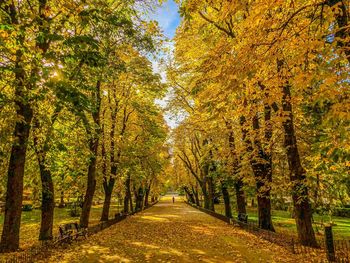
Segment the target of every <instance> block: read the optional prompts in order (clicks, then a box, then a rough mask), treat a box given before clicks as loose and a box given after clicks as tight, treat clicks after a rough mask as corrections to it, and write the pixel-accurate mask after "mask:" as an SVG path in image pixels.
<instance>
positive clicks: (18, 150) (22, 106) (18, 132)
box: [0, 51, 33, 252]
mask: <svg viewBox="0 0 350 263" xmlns="http://www.w3.org/2000/svg"><path fill="white" fill-rule="evenodd" d="M16 56H17V59H16V66H15V67H16V72H15V78H16V81H17V85H16V90H15V105H16V116H17V120H18V121H17V122H16V125H15V129H14V132H13V138H14V142H13V144H12V148H11V155H10V161H9V167H8V171H7V188H6V189H7V190H6V200H5V215H4V224H3V230H2V235H1V243H0V250H1V251H3V252H7V251H15V250H17V249H18V248H19V230H20V224H21V214H22V200H23V177H24V165H25V160H26V152H27V144H28V138H29V133H30V126H31V122H32V118H33V110H32V108H31V106H30V105H29V102H28V98H26V96H25V94H24V90H25V87H24V78H25V72H24V69H23V68H22V66H21V65H20V61H21V59H22V52H21V51H17V54H16Z"/></svg>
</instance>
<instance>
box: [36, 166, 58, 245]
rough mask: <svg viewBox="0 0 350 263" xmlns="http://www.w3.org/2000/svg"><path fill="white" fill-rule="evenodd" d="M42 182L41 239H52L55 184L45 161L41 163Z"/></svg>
mask: <svg viewBox="0 0 350 263" xmlns="http://www.w3.org/2000/svg"><path fill="white" fill-rule="evenodd" d="M43 161H44V160H43ZM39 168H40V177H41V184H42V201H41V225H40V234H39V240H51V239H52V238H53V235H52V230H53V217H54V209H55V195H54V185H53V181H52V175H51V171H50V170H48V169H47V168H46V165H45V164H43V163H40V164H39Z"/></svg>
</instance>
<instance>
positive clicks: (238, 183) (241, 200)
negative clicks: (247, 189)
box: [234, 179, 247, 214]
mask: <svg viewBox="0 0 350 263" xmlns="http://www.w3.org/2000/svg"><path fill="white" fill-rule="evenodd" d="M234 187H235V193H236V200H237V213H238V214H246V213H247V210H246V201H245V194H244V191H243V181H242V179H237V180H235V181H234Z"/></svg>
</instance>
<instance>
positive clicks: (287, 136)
mask: <svg viewBox="0 0 350 263" xmlns="http://www.w3.org/2000/svg"><path fill="white" fill-rule="evenodd" d="M282 66H283V61H279V62H278V67H279V68H280V67H282ZM282 91H283V97H282V107H283V112H284V114H285V115H286V117H287V118H286V120H285V121H284V122H283V128H284V147H285V150H286V153H287V159H288V166H289V172H290V181H291V183H292V198H293V204H294V211H295V220H296V224H297V230H298V237H299V240H300V242H301V243H302V244H303V245H306V246H311V247H317V246H318V244H317V241H316V238H315V233H314V230H313V228H312V209H311V205H310V201H309V195H308V187H307V185H306V171H305V169H304V168H303V166H302V164H301V160H300V155H299V149H298V145H297V139H296V135H295V130H294V116H293V108H292V103H291V92H290V85H289V84H288V83H287V84H285V85H284V86H283V90H282Z"/></svg>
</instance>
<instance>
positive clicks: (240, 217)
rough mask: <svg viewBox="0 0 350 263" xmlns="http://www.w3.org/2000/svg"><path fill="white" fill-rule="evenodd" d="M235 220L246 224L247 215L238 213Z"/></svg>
mask: <svg viewBox="0 0 350 263" xmlns="http://www.w3.org/2000/svg"><path fill="white" fill-rule="evenodd" d="M237 219H238V221H239V222H243V223H246V224H247V223H248V215H247V214H243V213H240V214H238V216H237Z"/></svg>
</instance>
